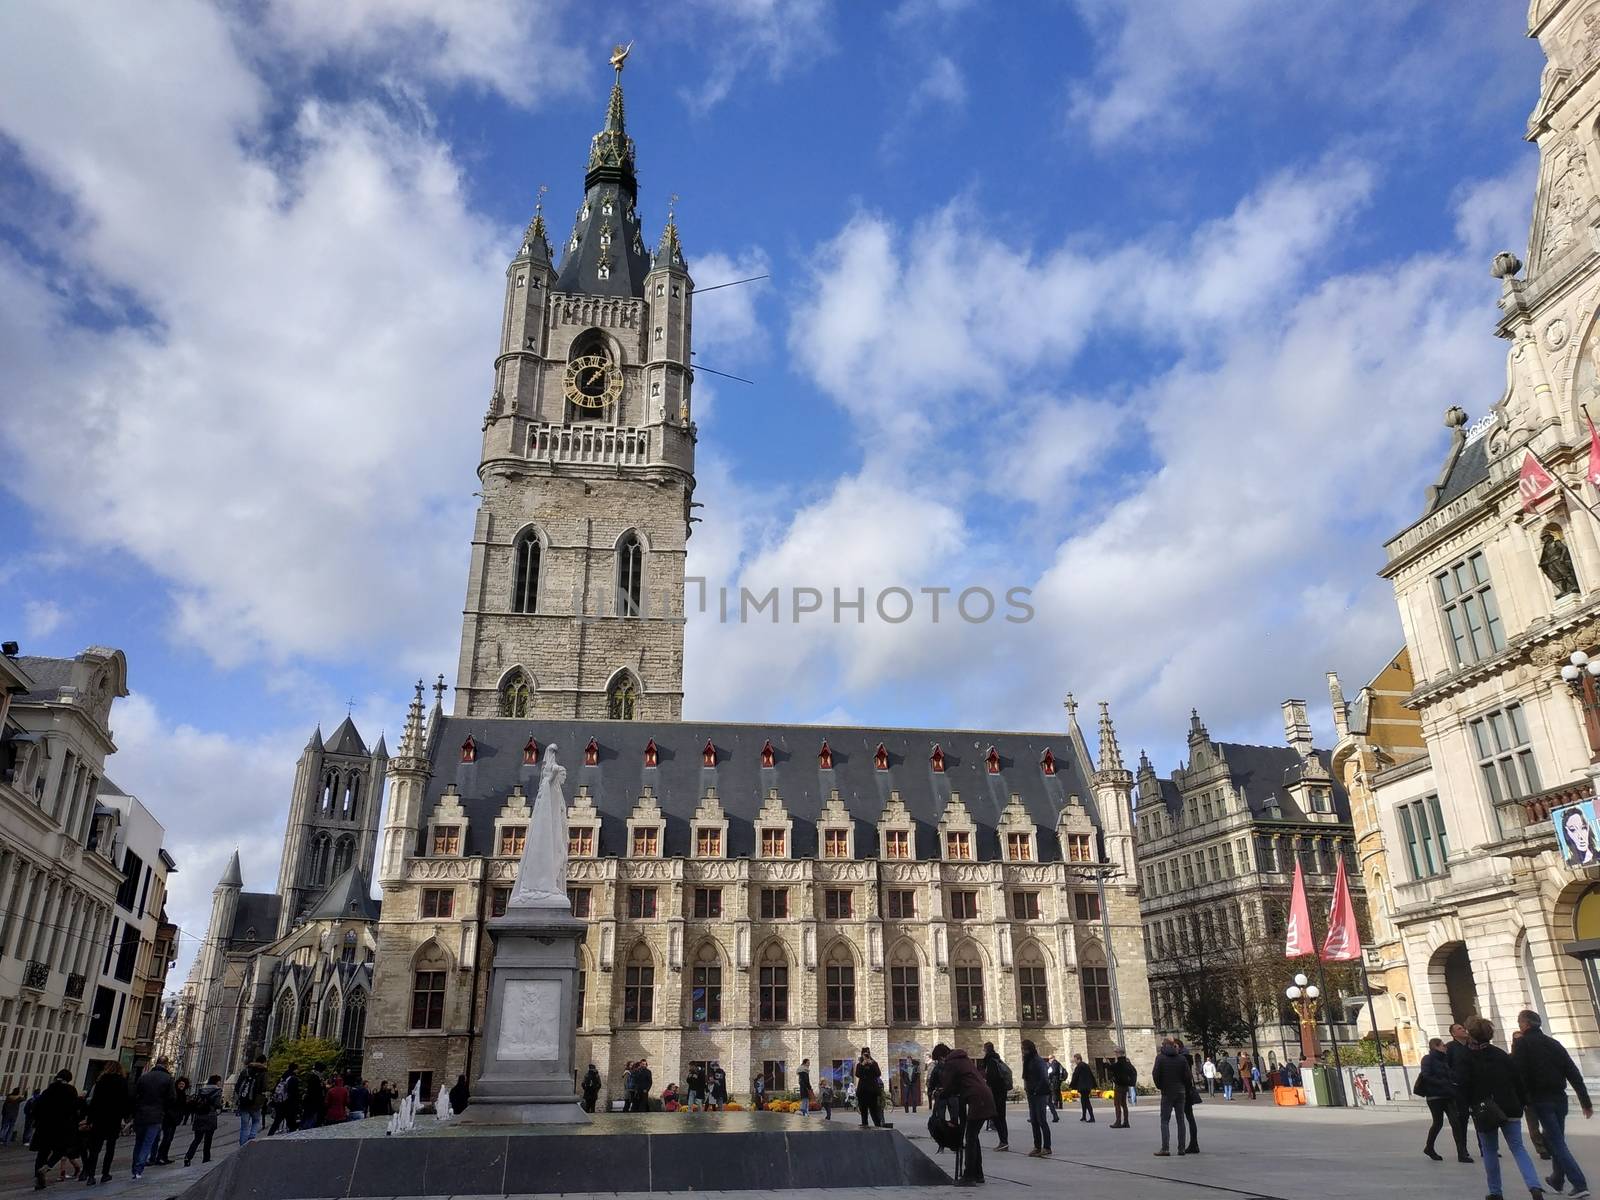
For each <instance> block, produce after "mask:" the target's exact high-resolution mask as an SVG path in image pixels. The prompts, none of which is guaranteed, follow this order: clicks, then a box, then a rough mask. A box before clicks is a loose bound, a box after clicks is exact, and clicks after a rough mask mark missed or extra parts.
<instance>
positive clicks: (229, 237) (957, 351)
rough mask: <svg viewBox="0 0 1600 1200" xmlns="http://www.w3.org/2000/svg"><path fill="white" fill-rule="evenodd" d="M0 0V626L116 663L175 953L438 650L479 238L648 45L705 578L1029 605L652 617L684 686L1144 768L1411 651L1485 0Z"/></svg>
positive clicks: (1457, 367)
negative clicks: (346, 718) (1409, 539)
mask: <svg viewBox="0 0 1600 1200" xmlns="http://www.w3.org/2000/svg"><path fill="white" fill-rule="evenodd" d="M596 7H598V6H590V5H581V4H559V3H543V4H534V5H524V4H513V3H508V2H502V0H478V2H475V3H457V4H434V3H430V2H429V0H393V2H391V3H386V4H379V5H370V6H359V7H358V6H349V7H346V6H328V5H321V4H316V3H311V2H309V0H266V2H264V3H261V4H256V5H249V6H235V5H228V6H222V7H211V6H205V5H199V4H185V3H177V2H174V3H171V4H165V5H161V6H151V7H144V8H139V7H132V6H113V7H110V8H105V7H100V8H96V9H95V10H94V11H93V12H89V11H85V10H82V9H74V8H72V7H71V6H64V7H61V8H59V9H57V10H54V11H49V10H41V9H37V8H34V9H29V10H27V11H26V12H24V11H22V10H20V9H16V8H7V9H0V387H3V392H0V443H3V446H4V454H5V460H4V461H5V462H6V464H7V466H6V470H5V471H4V473H3V475H0V483H3V484H4V488H3V489H0V529H3V530H4V531H5V538H4V540H3V542H0V629H3V630H4V631H5V636H7V637H8V638H9V637H15V638H17V639H18V640H20V641H21V642H22V643H23V644H24V647H25V652H27V653H44V654H71V653H73V652H75V651H77V650H79V649H81V648H82V647H84V646H86V645H90V644H110V645H115V646H119V647H121V648H123V649H124V650H125V651H126V652H127V654H128V658H129V664H130V681H131V686H132V689H133V692H134V694H133V696H132V697H130V698H129V699H128V700H126V701H123V702H122V703H121V704H120V705H119V707H118V709H117V712H116V714H115V722H114V724H115V727H116V735H117V740H118V743H119V746H120V750H119V753H118V755H117V757H116V759H115V760H114V762H113V764H112V766H111V770H112V772H113V773H114V774H115V776H116V777H117V778H118V779H119V782H121V783H122V785H123V786H124V787H126V788H127V789H129V790H130V791H134V792H136V793H137V794H138V795H140V796H141V798H143V799H144V800H145V801H146V803H147V804H149V805H150V807H151V808H152V809H153V810H154V811H155V812H156V813H157V815H158V816H160V817H161V818H162V819H163V820H164V821H165V822H166V824H167V826H168V828H169V832H170V838H169V840H170V841H171V843H172V845H173V850H174V853H175V854H176V856H177V858H178V859H179V862H180V864H181V878H180V879H179V880H178V881H176V882H175V888H174V905H175V907H176V909H177V915H178V919H179V921H180V924H182V925H184V927H185V928H187V929H190V930H191V931H195V932H198V930H199V928H201V927H202V926H203V920H204V912H205V909H206V904H207V898H208V896H209V891H210V887H211V885H212V883H213V882H214V881H215V879H216V877H217V875H218V874H219V873H220V870H221V868H222V864H223V861H224V859H225V857H226V854H227V851H228V850H230V849H231V848H232V847H233V845H234V844H235V843H236V842H237V843H238V844H240V845H241V846H243V847H244V848H245V849H246V850H247V863H248V865H247V867H246V877H247V884H248V885H250V886H252V887H267V886H270V884H271V881H272V879H273V878H274V877H275V875H274V872H275V870H276V867H275V862H276V858H277V853H278V843H279V838H280V835H281V827H282V820H283V813H284V809H285V806H286V804H287V799H288V789H289V784H290V780H291V778H292V772H293V765H294V759H295V757H296V755H297V754H298V752H299V749H300V747H301V746H302V745H303V744H304V742H305V740H306V738H307V737H308V736H309V733H310V731H311V729H312V727H313V726H315V725H316V724H317V723H318V722H321V723H322V725H323V727H324V729H325V730H326V729H329V728H331V727H332V725H333V724H335V723H337V721H338V720H339V719H340V718H341V717H342V716H343V714H344V712H345V707H346V702H347V700H353V702H354V711H355V715H356V717H357V720H358V723H359V724H360V727H361V729H362V731H363V732H364V733H366V734H368V736H369V737H375V736H376V734H377V732H378V731H379V730H380V729H386V730H388V732H389V733H390V735H391V742H392V741H393V735H394V734H395V731H396V730H397V728H398V726H399V723H400V720H401V717H402V715H403V712H404V705H405V701H406V697H407V691H408V685H409V683H410V682H411V681H413V680H415V679H416V678H417V677H418V676H426V677H427V678H428V679H430V680H431V679H432V677H433V676H434V675H435V674H436V673H438V672H441V671H442V672H444V673H445V675H446V677H447V678H451V677H453V671H454V666H453V664H454V661H455V654H456V644H457V638H458V636H459V611H460V604H461V598H462V595H463V592H464V583H465V569H466V559H467V549H468V546H467V543H468V537H469V532H470V528H471V518H472V507H473V503H474V501H473V499H472V492H473V491H474V489H475V486H476V480H475V477H474V475H473V470H474V467H475V464H476V458H477V451H478V439H479V421H480V418H481V416H482V412H483V409H484V407H485V403H486V400H487V391H488V387H489V382H490V377H491V375H490V372H491V364H492V360H493V356H494V353H495V338H496V333H497V325H498V306H499V304H500V301H501V278H500V276H501V272H502V271H503V269H504V266H505V263H506V261H507V260H508V259H509V257H510V255H511V254H512V253H513V252H514V251H515V249H516V246H517V243H518V239H519V237H520V233H521V230H522V228H523V226H524V225H525V224H526V222H527V220H528V217H529V215H530V211H531V207H532V203H533V199H534V194H535V191H536V189H537V187H538V186H539V185H541V184H546V185H548V186H549V188H550V192H549V195H548V199H547V205H546V211H547V213H548V214H549V216H550V221H551V225H552V228H553V230H554V232H555V234H556V236H557V238H559V237H560V236H561V235H562V234H563V233H564V232H565V231H566V229H567V227H568V224H569V222H570V220H571V213H572V210H573V209H574V208H575V207H576V205H577V202H578V199H579V196H580V191H581V184H582V170H583V165H584V161H585V154H586V149H587V143H588V138H589V137H590V135H591V134H592V133H593V132H594V131H595V129H596V128H598V125H599V122H600V120H601V117H602V114H603V109H604V103H605V95H606V89H607V88H608V86H609V83H610V71H609V69H608V68H607V67H606V63H605V59H606V56H607V54H608V52H609V48H610V46H611V45H612V43H613V42H615V41H617V40H619V39H620V40H628V39H630V38H631V39H633V40H634V42H635V46H634V51H633V55H632V57H631V59H630V60H629V65H628V70H627V74H626V79H625V83H626V88H627V102H628V124H629V130H630V132H631V133H632V134H633V136H634V137H635V139H636V140H637V143H638V148H639V174H640V179H641V211H642V213H643V214H644V215H645V220H646V228H647V231H649V233H650V234H651V236H652V239H653V237H654V235H655V234H656V233H658V232H659V229H660V226H661V223H662V221H663V220H664V218H665V213H666V208H667V196H668V194H669V193H671V192H676V193H678V194H679V196H680V200H679V202H678V208H677V212H678V223H679V226H680V229H681V231H682V235H683V238H684V243H685V248H686V252H687V254H688V257H689V262H690V268H691V271H692V272H693V274H694V277H695V279H696V281H697V283H698V284H699V285H700V286H702V287H706V286H709V285H711V284H714V283H720V282H723V281H725V280H727V279H732V278H738V277H740V276H742V275H750V274H758V273H770V275H771V277H772V278H771V280H770V281H769V282H767V283H764V284H761V285H758V286H753V287H745V288H736V289H727V290H723V291H719V292H715V293H707V294H706V295H704V296H703V297H701V298H700V300H699V301H698V303H697V306H696V314H695V315H696V341H697V347H698V351H699V361H700V362H701V363H702V364H703V365H705V366H708V367H714V368H717V369H719V370H724V371H728V372H731V373H734V374H738V375H743V376H747V377H749V378H751V379H754V380H755V381H756V384H755V386H745V385H742V384H738V383H733V382H730V381H727V380H721V379H715V378H711V377H709V376H707V375H705V374H702V376H701V378H700V380H699V382H698V384H697V404H698V408H697V414H696V415H697V420H698V422H699V429H700V443H699V476H700V485H699V489H698V491H697V497H696V498H697V499H698V500H700V501H702V502H703V503H704V504H705V505H706V507H705V508H704V509H702V510H701V511H700V515H701V516H702V518H703V523H702V524H700V525H699V526H697V529H696V533H695V536H694V539H693V541H692V543H691V553H692V558H691V570H693V571H696V572H698V573H700V574H703V575H704V576H706V577H707V578H708V579H709V580H711V581H712V582H713V584H714V585H716V584H726V585H729V586H734V587H737V586H740V585H743V586H747V587H750V588H752V589H753V590H755V591H758V592H764V591H765V590H766V589H767V588H768V587H772V586H778V587H795V586H814V587H818V588H821V589H823V590H824V591H828V590H830V589H832V588H833V587H841V588H843V589H844V590H845V591H846V592H852V591H853V590H854V588H855V587H857V586H862V587H866V588H867V589H868V590H869V594H870V593H871V592H872V591H875V590H877V589H878V588H882V587H885V586H904V587H908V588H911V589H913V590H915V589H916V588H919V587H925V586H952V587H957V588H959V587H962V586H967V585H981V586H985V587H988V588H990V590H992V591H995V592H997V593H999V592H1004V591H1005V589H1007V588H1009V587H1013V586H1025V587H1029V588H1032V589H1033V596H1034V605H1035V608H1036V613H1037V615H1036V617H1035V619H1034V620H1033V621H1031V622H1029V623H1027V624H1024V625H1007V624H1004V623H998V622H991V623H988V624H983V625H966V624H964V623H962V622H950V621H948V620H946V621H944V622H942V623H940V624H937V625H935V624H931V623H929V622H928V621H927V620H926V619H925V617H924V613H925V610H920V611H919V615H918V617H917V618H916V619H914V620H912V621H910V622H907V623H905V624H903V625H892V626H891V625H886V624H884V623H883V622H880V621H872V620H869V621H867V622H865V623H863V624H861V625H856V624H845V625H842V626H835V625H833V624H831V623H814V624H802V625H799V626H794V625H783V626H780V627H773V626H770V625H759V624H758V625H745V626H739V625H736V624H729V625H725V624H721V623H718V622H715V621H712V620H709V619H696V620H693V621H691V625H690V628H689V631H688V646H689V662H688V668H687V690H688V698H687V702H686V715H687V716H688V717H689V718H690V719H691V720H692V719H697V718H705V719H713V718H715V719H744V720H798V721H805V720H818V719H824V718H826V719H851V720H856V721H860V722H864V723H865V722H874V723H886V724H908V725H938V724H942V723H954V724H960V725H964V726H973V727H979V728H983V727H997V728H1030V729H1033V728H1056V727H1059V725H1060V722H1061V721H1062V719H1063V714H1062V710H1061V708H1060V702H1061V697H1062V695H1063V694H1064V693H1065V692H1067V691H1069V690H1071V691H1073V692H1075V693H1076V694H1077V695H1078V696H1079V698H1080V699H1082V700H1084V701H1085V702H1092V701H1095V700H1099V699H1106V700H1109V701H1111V703H1112V706H1113V712H1114V713H1115V715H1116V716H1117V719H1118V724H1119V730H1120V733H1121V741H1122V745H1123V746H1124V748H1131V749H1132V750H1134V751H1136V750H1137V748H1138V747H1140V746H1147V747H1148V748H1149V749H1150V750H1151V752H1152V755H1153V757H1154V758H1155V759H1156V761H1157V762H1158V764H1159V765H1160V767H1161V768H1162V769H1163V770H1165V769H1168V768H1170V767H1171V766H1172V765H1173V764H1174V763H1175V762H1176V761H1177V756H1178V754H1179V752H1180V750H1181V747H1182V737H1183V733H1184V731H1185V729H1186V727H1187V722H1186V717H1187V712H1188V709H1189V707H1190V706H1191V705H1194V706H1198V707H1199V709H1200V711H1201V713H1202V715H1203V716H1204V717H1205V718H1206V720H1207V721H1208V724H1209V725H1210V727H1211V730H1212V732H1213V733H1214V734H1215V735H1217V736H1219V737H1228V738H1232V739H1235V740H1277V739H1278V738H1280V737H1281V722H1280V719H1279V717H1278V704H1279V702H1280V701H1281V700H1282V699H1283V698H1285V697H1287V696H1291V695H1297V696H1304V697H1307V698H1309V699H1311V700H1312V701H1313V703H1314V706H1315V707H1314V711H1320V712H1321V713H1322V714H1323V715H1322V716H1321V717H1320V718H1318V719H1319V732H1320V734H1321V740H1322V741H1324V742H1326V741H1327V740H1328V733H1329V730H1328V723H1327V721H1326V704H1325V699H1324V697H1325V692H1324V690H1323V683H1322V674H1323V672H1324V671H1325V670H1329V669H1333V670H1338V671H1340V672H1341V674H1342V676H1343V677H1344V680H1345V683H1346V686H1347V689H1352V690H1353V689H1354V688H1355V687H1358V686H1359V685H1360V683H1362V682H1364V681H1365V679H1366V678H1367V677H1369V676H1370V674H1372V673H1373V672H1375V671H1376V670H1377V669H1378V668H1379V667H1381V666H1382V665H1383V663H1384V662H1385V661H1386V660H1387V658H1388V657H1389V655H1391V654H1392V653H1393V651H1394V649H1395V648H1396V647H1397V646H1398V645H1399V640H1400V633H1399V625H1398V621H1397V620H1396V618H1395V614H1394V605H1393V598H1392V594H1391V593H1390V591H1389V589H1388V588H1387V586H1386V585H1385V584H1384V583H1383V581H1381V580H1379V579H1377V578H1376V577H1375V575H1374V572H1375V570H1376V568H1377V567H1378V566H1379V565H1380V563H1381V561H1382V551H1381V543H1382V541H1383V539H1384V538H1385V537H1387V536H1389V535H1390V534H1392V533H1393V532H1395V531H1396V530H1398V529H1399V528H1400V527H1401V526H1402V525H1403V524H1404V523H1406V522H1407V521H1408V520H1410V519H1411V518H1412V517H1414V516H1415V515H1416V514H1417V512H1418V510H1419V505H1420V502H1421V496H1422V489H1423V488H1424V486H1425V485H1426V484H1427V483H1429V482H1430V481H1431V479H1432V476H1433V474H1434V473H1435V472H1436V470H1437V467H1438V464H1439V461H1440V458H1441V455H1442V451H1443V446H1444V443H1445V430H1444V427H1443V425H1442V423H1441V417H1442V413H1443V411H1444V409H1445V408H1446V407H1447V406H1448V405H1450V404H1456V403H1459V404H1461V405H1462V406H1463V407H1465V408H1466V409H1467V410H1468V411H1469V412H1470V413H1472V414H1473V415H1474V416H1477V415H1479V414H1481V413H1482V412H1484V411H1485V410H1486V409H1487V408H1488V406H1489V405H1491V404H1492V403H1493V402H1494V401H1495V400H1497V399H1498V398H1499V395H1500V392H1501V389H1502V387H1503V383H1504V373H1503V372H1504V363H1503V356H1504V346H1503V345H1502V344H1501V343H1499V342H1498V341H1496V339H1495V338H1494V337H1493V334H1492V329H1493V324H1494V319H1495V315H1496V313H1495V308H1494V297H1495V294H1496V289H1495V283H1494V281H1493V280H1492V279H1491V278H1490V276H1489V274H1488V263H1489V259H1490V257H1491V256H1492V255H1493V253H1494V252H1495V251H1497V250H1500V249H1503V248H1506V247H1510V248H1513V249H1515V250H1516V251H1518V252H1519V253H1521V252H1522V250H1523V248H1524V247H1525V245H1526V240H1527V220H1528V213H1529V210H1530V206H1531V199H1532V185H1533V172H1534V166H1535V152H1534V150H1533V149H1532V148H1531V147H1530V146H1529V145H1528V144H1527V143H1525V142H1524V141H1523V140H1522V133H1523V129H1524V126H1525V123H1526V119H1527V115H1528V112H1529V111H1530V110H1531V108H1532V106H1533V103H1534V100H1535V99H1536V95H1537V85H1538V76H1539V70H1540V68H1541V66H1542V62H1543V60H1542V57H1541V55H1540V53H1539V51H1538V48H1537V46H1536V45H1535V44H1534V43H1532V42H1530V41H1528V40H1527V39H1526V38H1525V37H1524V36H1523V28H1522V26H1521V23H1520V14H1519V13H1518V11H1517V10H1516V6H1514V5H1499V4H1483V5H1476V4H1474V5H1438V4H1427V3H1409V4H1408V3H1400V2H1398V0H1389V2H1381V3H1380V2H1375V3H1356V2H1348V0H1347V2H1325V3H1316V2H1313V3H1305V4H1300V5H1295V6H1285V5H1281V4H1274V3H1270V2H1268V0H1215V2H1212V3H1207V4H1156V3H1139V2H1135V0H1057V2H1046V0H1039V2H1022V0H1019V2H1018V3H988V4H985V3H980V2H979V0H921V2H919V0H906V2H905V3H901V4H898V5H882V6H878V5H868V4H842V3H829V2H828V0H685V3H683V4H679V5H673V6H670V7H663V6H658V5H645V4H616V5H611V6H606V7H605V10H604V13H603V14H601V13H597V12H595V11H593V10H594V9H595V8H596Z"/></svg>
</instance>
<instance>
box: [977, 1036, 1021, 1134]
mask: <svg viewBox="0 0 1600 1200" xmlns="http://www.w3.org/2000/svg"><path fill="white" fill-rule="evenodd" d="M978 1068H979V1070H981V1071H982V1072H983V1077H984V1080H985V1081H986V1082H987V1083H988V1084H989V1091H990V1092H991V1093H993V1099H994V1116H992V1117H991V1118H989V1119H990V1120H991V1121H992V1122H993V1123H994V1131H995V1133H997V1134H998V1135H999V1136H1000V1141H999V1143H998V1144H997V1145H996V1146H995V1149H996V1150H1009V1149H1011V1137H1010V1133H1009V1131H1008V1130H1007V1128H1006V1096H1008V1095H1009V1094H1010V1092H1011V1089H1012V1087H1013V1086H1015V1082H1014V1080H1013V1078H1012V1075H1011V1068H1010V1067H1008V1066H1007V1065H1006V1063H1005V1060H1004V1059H1002V1058H1001V1057H1000V1055H999V1054H998V1053H997V1052H996V1051H995V1048H994V1043H993V1042H985V1043H984V1044H983V1057H982V1058H980V1059H979V1060H978Z"/></svg>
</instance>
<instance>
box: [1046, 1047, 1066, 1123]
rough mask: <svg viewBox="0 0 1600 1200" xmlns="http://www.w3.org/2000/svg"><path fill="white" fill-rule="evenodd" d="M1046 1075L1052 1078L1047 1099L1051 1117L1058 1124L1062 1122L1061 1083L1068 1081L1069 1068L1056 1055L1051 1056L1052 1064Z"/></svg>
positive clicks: (1047, 1068)
mask: <svg viewBox="0 0 1600 1200" xmlns="http://www.w3.org/2000/svg"><path fill="white" fill-rule="evenodd" d="M1045 1074H1046V1077H1047V1078H1048V1079H1049V1080H1050V1095H1049V1096H1047V1097H1046V1100H1048V1101H1049V1104H1050V1119H1051V1120H1052V1121H1054V1122H1055V1123H1056V1124H1058V1125H1059V1124H1060V1123H1061V1113H1060V1111H1059V1110H1060V1108H1061V1085H1062V1084H1063V1083H1065V1082H1066V1081H1067V1069H1066V1068H1065V1067H1063V1066H1062V1065H1061V1063H1060V1061H1059V1060H1057V1058H1056V1056H1055V1055H1054V1054H1052V1055H1051V1056H1050V1064H1049V1066H1048V1067H1046V1068H1045Z"/></svg>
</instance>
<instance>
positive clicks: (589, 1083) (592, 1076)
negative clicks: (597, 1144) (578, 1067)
mask: <svg viewBox="0 0 1600 1200" xmlns="http://www.w3.org/2000/svg"><path fill="white" fill-rule="evenodd" d="M698 1069H699V1068H698V1067H696V1068H693V1069H691V1070H690V1072H689V1079H690V1085H689V1086H690V1088H691V1089H692V1088H693V1087H694V1083H693V1080H694V1077H695V1075H694V1072H695V1071H696V1070H698ZM582 1090H583V1111H584V1112H586V1113H592V1112H593V1111H594V1106H595V1105H596V1104H597V1103H598V1102H599V1100H600V1068H599V1067H597V1066H595V1065H594V1064H593V1063H590V1064H589V1069H588V1070H587V1071H585V1072H584V1074H583V1084H582ZM689 1105H690V1107H691V1108H692V1107H693V1106H694V1096H693V1095H691V1096H690V1097H689Z"/></svg>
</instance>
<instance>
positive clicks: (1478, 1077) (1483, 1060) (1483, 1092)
mask: <svg viewBox="0 0 1600 1200" xmlns="http://www.w3.org/2000/svg"><path fill="white" fill-rule="evenodd" d="M1466 1032H1467V1037H1468V1039H1469V1040H1468V1042H1467V1049H1466V1052H1465V1053H1464V1054H1463V1055H1461V1056H1460V1059H1459V1061H1460V1062H1461V1063H1462V1070H1461V1071H1460V1072H1459V1073H1458V1079H1459V1081H1460V1087H1461V1092H1462V1098H1463V1099H1464V1100H1465V1101H1466V1104H1467V1108H1468V1111H1469V1112H1471V1114H1472V1123H1473V1124H1474V1125H1475V1126H1477V1129H1478V1153H1479V1154H1480V1155H1482V1156H1483V1173H1484V1175H1485V1177H1486V1178H1487V1179H1488V1183H1489V1194H1490V1196H1499V1195H1500V1194H1501V1193H1500V1139H1501V1137H1502V1136H1503V1137H1504V1138H1505V1140H1506V1145H1507V1147H1509V1148H1510V1150H1511V1157H1512V1158H1513V1159H1515V1160H1516V1164H1517V1170H1518V1171H1519V1172H1521V1174H1522V1182H1523V1183H1524V1184H1526V1185H1527V1188H1528V1190H1529V1192H1530V1193H1531V1194H1532V1195H1533V1197H1534V1200H1542V1198H1543V1196H1544V1189H1543V1187H1542V1185H1541V1184H1540V1182H1539V1173H1538V1171H1537V1170H1535V1169H1534V1165H1533V1159H1532V1158H1530V1157H1529V1155H1528V1150H1527V1147H1525V1146H1524V1145H1523V1144H1522V1109H1523V1092H1522V1079H1521V1077H1520V1076H1519V1075H1518V1073H1517V1068H1516V1064H1515V1063H1513V1062H1512V1061H1511V1056H1510V1055H1509V1054H1507V1053H1506V1052H1505V1051H1504V1050H1502V1049H1500V1047H1499V1046H1496V1045H1494V1044H1493V1042H1492V1041H1491V1039H1492V1038H1493V1037H1494V1026H1493V1025H1492V1024H1490V1023H1489V1022H1488V1021H1487V1020H1485V1019H1484V1018H1483V1017H1473V1018H1472V1019H1471V1020H1469V1021H1468V1022H1467V1024H1466Z"/></svg>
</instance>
